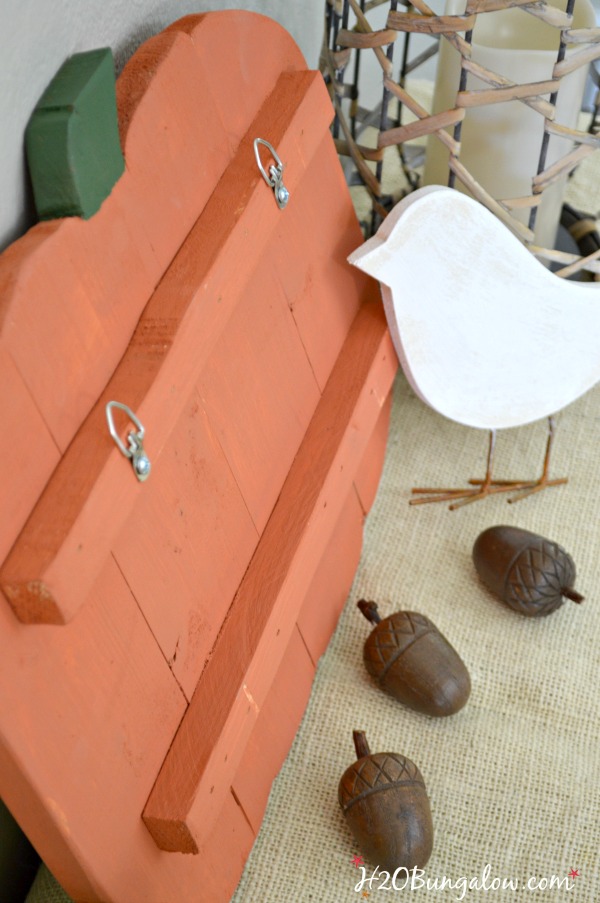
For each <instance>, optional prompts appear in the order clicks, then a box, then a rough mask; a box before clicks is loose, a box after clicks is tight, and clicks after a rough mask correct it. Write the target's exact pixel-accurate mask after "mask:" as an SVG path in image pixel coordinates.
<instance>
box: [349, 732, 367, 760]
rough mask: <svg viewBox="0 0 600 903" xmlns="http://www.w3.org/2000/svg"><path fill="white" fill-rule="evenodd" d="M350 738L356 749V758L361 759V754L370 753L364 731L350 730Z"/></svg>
mask: <svg viewBox="0 0 600 903" xmlns="http://www.w3.org/2000/svg"><path fill="white" fill-rule="evenodd" d="M352 739H353V740H354V749H355V750H356V757H357V759H362V758H363V756H370V755H371V750H370V749H369V744H368V743H367V735H366V734H365V732H364V731H352Z"/></svg>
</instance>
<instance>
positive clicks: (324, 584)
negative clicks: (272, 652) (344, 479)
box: [298, 486, 365, 665]
mask: <svg viewBox="0 0 600 903" xmlns="http://www.w3.org/2000/svg"><path fill="white" fill-rule="evenodd" d="M364 519H365V516H364V513H363V510H362V507H361V504H360V501H359V499H358V496H357V494H356V489H355V487H354V486H351V487H350V491H349V492H348V494H347V497H346V500H345V502H344V506H343V508H342V510H341V513H340V515H339V517H338V521H337V524H336V526H335V528H334V530H333V533H332V534H331V538H330V539H329V542H328V543H327V546H326V548H324V549H323V554H322V557H321V560H320V561H319V564H318V566H317V569H316V571H315V573H314V576H313V578H312V580H311V582H310V586H309V588H308V591H307V593H306V597H305V599H304V602H303V604H302V608H301V609H300V613H299V615H298V629H299V631H300V634H301V636H302V639H303V640H304V642H305V644H306V648H307V649H308V652H309V654H310V656H311V659H312V661H313V662H314V664H315V665H316V664H317V662H318V660H319V659H320V657H321V656H322V655H323V653H324V652H325V650H326V648H327V644H328V642H329V640H330V639H331V635H332V633H333V631H334V630H335V628H336V625H337V622H338V618H339V616H340V614H341V611H342V608H343V607H344V603H345V602H346V599H347V598H348V593H349V592H350V587H351V586H352V582H353V580H354V575H355V573H356V568H357V566H358V562H359V560H360V552H361V549H362V538H363V524H364Z"/></svg>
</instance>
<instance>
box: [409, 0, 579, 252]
mask: <svg viewBox="0 0 600 903" xmlns="http://www.w3.org/2000/svg"><path fill="white" fill-rule="evenodd" d="M464 10H465V0H447V3H446V10H445V12H446V14H447V15H457V14H460V13H463V12H464ZM594 25H595V14H594V8H593V6H592V4H591V3H590V2H589V0H576V2H575V8H574V22H573V28H590V27H593V26H594ZM559 40H560V31H559V29H557V28H553V27H551V26H549V25H546V24H545V23H544V22H542V21H541V20H540V19H537V18H535V17H534V16H531V15H529V14H528V13H526V12H524V11H522V10H519V9H506V10H502V11H499V12H491V13H480V14H479V15H478V16H477V22H476V25H475V28H474V30H473V56H472V58H473V60H474V61H475V62H477V63H480V64H481V65H482V66H485V67H486V69H490V70H491V71H492V72H496V73H498V74H500V75H503V76H504V77H505V78H507V79H510V80H511V81H513V82H516V83H518V84H523V83H529V82H539V81H547V80H548V79H550V78H552V69H553V67H554V64H555V62H556V55H557V52H558V45H559ZM586 76H587V66H582V67H581V68H580V69H578V70H576V71H575V72H572V73H570V74H569V75H567V76H565V77H564V78H563V79H561V84H560V89H559V92H558V100H557V107H556V117H555V121H556V122H558V123H560V124H562V125H566V126H568V127H569V128H574V127H576V126H577V120H578V115H579V112H580V109H581V103H582V98H583V92H584V89H585V81H586ZM459 77H460V55H459V53H458V52H457V51H456V50H455V49H454V48H453V47H452V46H451V45H450V44H449V43H448V41H446V40H444V38H442V39H441V42H440V53H439V60H438V68H437V75H436V82H435V91H434V101H433V112H434V113H437V112H440V111H441V110H448V109H452V108H453V107H454V103H455V98H456V92H457V90H458V83H459ZM484 88H490V85H488V84H486V83H484V82H482V81H481V80H480V79H477V78H475V77H474V76H472V75H469V76H468V79H467V89H468V90H478V89H484ZM547 98H548V95H546V98H545V99H547ZM543 134H544V119H543V116H542V115H541V114H540V113H537V112H535V111H534V110H532V109H531V108H530V107H528V106H527V105H526V104H524V103H522V102H520V101H518V100H512V101H507V102H504V103H499V104H490V105H487V106H481V107H471V108H468V109H467V110H466V115H465V118H464V120H463V124H462V133H461V151H460V156H459V159H460V161H461V163H463V164H464V166H466V168H467V169H468V170H469V172H470V173H471V175H472V176H473V177H474V178H475V179H476V181H477V182H479V183H480V184H481V185H482V186H483V188H485V189H486V191H488V192H489V194H491V195H492V197H494V198H496V199H502V198H507V199H508V198H516V197H525V196H527V195H530V194H531V193H532V186H531V180H532V178H533V176H534V175H535V174H536V173H537V168H538V161H539V156H540V150H541V146H542V138H543ZM571 147H572V142H570V141H569V140H567V139H565V138H558V137H556V136H554V135H552V136H551V137H550V141H549V145H548V154H547V157H546V167H548V166H550V165H551V164H552V163H553V162H555V161H556V160H558V159H560V158H561V157H562V156H564V154H566V153H568V151H569V150H570V149H571ZM565 181H566V177H565V178H563V179H562V180H560V181H559V182H557V183H555V184H553V185H551V186H550V187H549V188H547V189H546V190H545V191H544V194H543V197H542V201H541V204H540V206H539V208H538V212H537V217H536V227H535V243H536V244H538V245H541V246H542V247H546V248H553V247H554V243H555V240H556V232H557V229H558V224H559V221H560V211H561V207H562V197H563V192H564V186H565ZM424 184H426V185H446V184H448V150H447V149H446V147H445V146H444V145H442V143H441V142H440V141H439V139H438V138H436V137H435V135H431V136H430V137H429V139H428V144H427V155H426V161H425V172H424ZM455 186H456V187H457V188H459V189H460V190H462V191H467V189H466V188H464V186H463V185H462V184H461V183H460V181H459V179H458V178H457V179H456V182H455ZM529 213H530V211H529V209H526V210H520V211H518V212H516V211H515V212H514V215H515V216H516V217H517V218H518V219H520V220H521V222H523V223H527V222H528V220H529Z"/></svg>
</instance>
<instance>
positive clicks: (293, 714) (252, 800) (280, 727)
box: [232, 628, 315, 833]
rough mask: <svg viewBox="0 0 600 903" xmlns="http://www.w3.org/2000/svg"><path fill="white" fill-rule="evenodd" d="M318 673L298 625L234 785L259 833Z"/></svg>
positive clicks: (254, 828)
mask: <svg viewBox="0 0 600 903" xmlns="http://www.w3.org/2000/svg"><path fill="white" fill-rule="evenodd" d="M314 672H315V669H314V665H313V663H312V661H311V658H310V656H309V654H308V651H307V649H306V646H305V645H304V642H303V640H302V637H301V636H300V633H299V632H298V629H297V628H294V630H293V631H292V635H291V637H290V641H289V643H288V647H287V649H286V650H285V653H284V656H283V659H282V662H281V664H280V666H279V669H278V670H277V673H276V675H275V678H274V680H273V687H272V690H271V692H270V693H269V696H268V697H267V700H266V702H265V704H264V706H263V707H262V709H261V711H260V715H259V716H258V719H257V721H256V724H255V726H254V730H253V731H252V733H251V735H250V738H249V740H248V743H247V745H246V749H245V751H244V754H243V756H242V758H241V760H240V764H239V767H238V770H237V774H236V775H235V777H234V779H233V784H232V790H233V793H234V796H235V798H236V799H237V800H238V801H239V804H240V806H241V807H242V809H243V810H244V814H245V815H246V818H247V819H248V821H249V822H250V824H251V826H252V829H253V830H254V831H255V832H256V833H258V830H259V828H260V824H261V822H262V819H263V815H264V812H265V809H266V806H267V800H268V798H269V792H270V790H271V784H272V783H273V781H274V779H275V777H276V776H277V774H278V772H279V769H280V768H281V766H282V764H283V762H284V760H285V757H286V755H287V753H288V750H289V748H290V746H291V745H292V742H293V740H294V735H295V733H296V731H297V730H298V725H299V724H300V721H301V720H302V715H303V714H304V710H305V708H306V704H307V702H308V699H309V696H310V691H311V687H312V682H313V677H314Z"/></svg>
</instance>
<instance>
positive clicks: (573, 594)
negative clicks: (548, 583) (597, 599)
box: [560, 586, 585, 602]
mask: <svg viewBox="0 0 600 903" xmlns="http://www.w3.org/2000/svg"><path fill="white" fill-rule="evenodd" d="M560 591H561V593H562V595H563V596H566V597H567V599H570V600H571V602H583V601H584V599H585V596H582V595H581V593H578V592H577V590H576V589H573V587H572V586H561V588H560Z"/></svg>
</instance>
